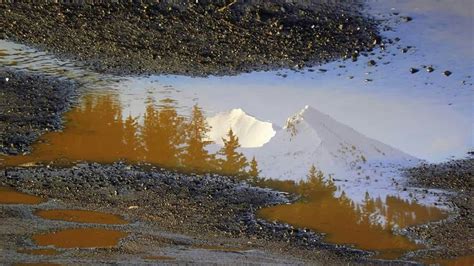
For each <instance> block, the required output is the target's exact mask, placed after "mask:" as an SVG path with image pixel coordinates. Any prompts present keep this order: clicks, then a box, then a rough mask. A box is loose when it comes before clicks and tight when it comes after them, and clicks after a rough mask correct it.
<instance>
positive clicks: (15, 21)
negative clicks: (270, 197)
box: [0, 0, 382, 76]
mask: <svg viewBox="0 0 474 266" xmlns="http://www.w3.org/2000/svg"><path fill="white" fill-rule="evenodd" d="M51 2H53V1H51ZM51 2H50V3H49V4H34V3H33V2H26V1H25V2H20V1H15V2H14V3H5V2H3V3H0V21H1V24H2V25H3V26H2V27H1V28H0V38H2V37H3V38H4V39H11V40H14V41H18V42H22V43H26V44H30V45H33V46H36V47H39V48H41V49H45V50H48V51H51V52H54V53H55V54H57V55H62V56H63V57H66V58H73V59H76V60H78V61H80V62H82V63H83V64H85V65H86V66H88V67H90V68H92V69H94V70H97V71H100V72H107V73H116V74H130V73H132V74H141V73H164V74H183V75H197V76H205V75H227V74H238V73H242V72H248V71H252V70H268V69H278V68H300V67H303V66H306V65H313V64H319V63H324V62H328V61H332V60H335V59H340V58H348V59H350V58H352V59H353V60H356V59H357V57H358V56H359V55H360V54H361V53H364V52H370V51H371V50H372V49H373V48H374V47H375V46H377V45H380V44H381V42H382V41H381V38H380V37H379V35H378V31H377V26H376V22H375V21H374V20H372V19H370V18H368V17H366V16H365V15H363V14H362V11H363V5H362V4H361V2H362V1H350V3H348V2H346V1H323V0H313V1H283V0H279V1H263V0H257V1H222V0H221V1H209V0H200V1H95V2H97V3H96V4H90V3H91V2H94V1H74V3H79V4H71V3H69V2H71V1H54V2H59V3H51ZM84 2H88V3H89V4H85V3H84ZM156 2H159V3H156ZM81 3H82V4H81Z"/></svg>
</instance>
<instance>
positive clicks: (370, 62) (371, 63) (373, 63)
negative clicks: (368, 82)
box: [367, 60, 377, 66]
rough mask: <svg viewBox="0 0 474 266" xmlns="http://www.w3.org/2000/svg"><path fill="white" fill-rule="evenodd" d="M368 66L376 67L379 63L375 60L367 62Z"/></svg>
mask: <svg viewBox="0 0 474 266" xmlns="http://www.w3.org/2000/svg"><path fill="white" fill-rule="evenodd" d="M367 64H368V65H369V66H375V65H376V64H377V62H375V60H370V61H369V62H367Z"/></svg>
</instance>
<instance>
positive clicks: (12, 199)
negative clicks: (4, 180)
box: [0, 187, 44, 205]
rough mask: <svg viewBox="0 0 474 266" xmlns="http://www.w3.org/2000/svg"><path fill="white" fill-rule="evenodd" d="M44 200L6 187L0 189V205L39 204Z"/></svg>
mask: <svg viewBox="0 0 474 266" xmlns="http://www.w3.org/2000/svg"><path fill="white" fill-rule="evenodd" d="M41 202H44V199H42V198H40V197H37V196H33V195H28V194H25V193H22V192H18V191H15V190H13V189H11V188H8V187H0V204H29V205H34V204H39V203H41Z"/></svg>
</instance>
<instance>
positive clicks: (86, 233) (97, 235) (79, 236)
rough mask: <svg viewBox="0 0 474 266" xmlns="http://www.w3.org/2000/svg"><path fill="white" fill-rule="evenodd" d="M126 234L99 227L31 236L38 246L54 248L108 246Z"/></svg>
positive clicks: (113, 244) (115, 243)
mask: <svg viewBox="0 0 474 266" xmlns="http://www.w3.org/2000/svg"><path fill="white" fill-rule="evenodd" d="M126 236H127V233H125V232H121V231H116V230H109V229H101V228H73V229H65V230H61V231H57V232H52V233H42V234H36V235H34V236H33V241H34V242H35V243H36V244H37V245H38V246H54V247H56V248H110V247H115V246H116V245H117V244H118V242H119V241H120V240H121V239H122V238H124V237H126Z"/></svg>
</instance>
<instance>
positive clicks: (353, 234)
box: [258, 179, 447, 259]
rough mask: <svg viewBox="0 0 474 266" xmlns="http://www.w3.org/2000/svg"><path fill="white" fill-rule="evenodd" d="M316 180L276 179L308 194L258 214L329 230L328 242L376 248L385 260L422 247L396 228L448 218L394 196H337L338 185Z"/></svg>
mask: <svg viewBox="0 0 474 266" xmlns="http://www.w3.org/2000/svg"><path fill="white" fill-rule="evenodd" d="M310 180H311V179H310ZM313 181H314V182H310V181H308V182H305V183H300V184H296V183H292V184H291V182H283V183H282V182H277V184H276V186H278V187H280V189H281V188H282V187H286V188H287V190H289V191H293V192H295V191H297V192H299V193H300V194H303V195H305V200H304V201H300V202H297V203H294V204H290V205H279V206H273V207H269V208H264V209H262V210H260V211H259V212H258V215H259V216H260V217H263V218H265V219H268V220H277V221H281V222H286V223H289V224H292V225H295V226H297V227H305V228H310V229H313V230H315V231H317V232H324V233H327V235H326V237H325V241H327V242H330V243H337V244H350V245H354V246H356V247H357V248H360V249H365V250H375V251H378V252H379V255H378V257H380V258H386V259H391V258H397V257H399V256H400V255H402V254H403V253H405V252H408V251H411V250H416V249H418V248H420V246H419V245H417V244H415V243H413V242H411V241H409V240H408V239H407V238H405V237H403V236H400V235H395V234H393V233H392V229H393V228H396V227H399V228H403V227H406V226H410V225H415V224H423V223H426V222H429V221H435V220H440V219H443V218H446V217H447V214H446V213H444V212H443V211H441V210H440V209H438V208H434V207H426V206H422V205H420V204H417V203H415V202H409V201H406V200H402V199H399V198H397V197H393V196H388V197H386V198H385V199H383V200H382V199H380V198H375V199H374V198H371V197H370V195H369V194H366V198H365V201H364V202H363V204H355V203H354V202H352V201H351V200H349V199H348V198H347V197H345V196H344V194H342V196H340V197H335V196H334V193H335V191H336V189H335V187H333V186H331V185H327V184H324V185H323V183H318V182H317V180H316V179H313ZM267 183H268V182H267ZM267 185H268V184H267Z"/></svg>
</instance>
